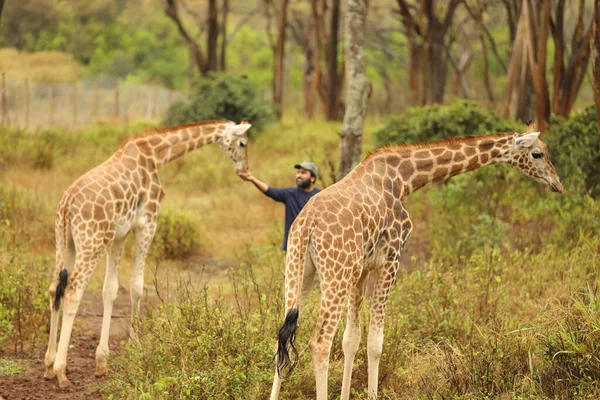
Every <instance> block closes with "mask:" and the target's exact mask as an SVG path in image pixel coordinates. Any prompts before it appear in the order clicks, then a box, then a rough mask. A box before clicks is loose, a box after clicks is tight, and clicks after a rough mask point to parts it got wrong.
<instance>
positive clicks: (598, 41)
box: [591, 0, 600, 135]
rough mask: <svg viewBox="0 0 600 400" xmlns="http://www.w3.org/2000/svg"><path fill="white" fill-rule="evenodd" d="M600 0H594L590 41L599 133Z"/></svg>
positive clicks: (599, 129) (599, 131) (599, 130)
mask: <svg viewBox="0 0 600 400" xmlns="http://www.w3.org/2000/svg"><path fill="white" fill-rule="evenodd" d="M598 3H600V0H595V1H594V16H593V22H592V24H593V33H592V38H593V39H592V42H591V58H592V82H593V86H594V102H595V103H596V116H597V119H598V134H599V135H600V28H599V27H598V24H600V5H599V4H598Z"/></svg>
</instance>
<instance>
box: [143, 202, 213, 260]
mask: <svg viewBox="0 0 600 400" xmlns="http://www.w3.org/2000/svg"><path fill="white" fill-rule="evenodd" d="M200 245H201V242H200V234H199V232H198V229H197V228H196V224H195V223H194V221H192V219H191V218H190V217H189V215H188V214H186V213H184V212H181V211H171V210H164V211H161V212H160V213H159V215H158V226H157V228H156V234H155V235H154V240H153V242H152V247H151V250H150V251H151V253H152V255H153V257H157V258H163V259H169V260H181V259H185V258H187V257H190V256H192V255H194V254H197V253H198V252H199V251H200Z"/></svg>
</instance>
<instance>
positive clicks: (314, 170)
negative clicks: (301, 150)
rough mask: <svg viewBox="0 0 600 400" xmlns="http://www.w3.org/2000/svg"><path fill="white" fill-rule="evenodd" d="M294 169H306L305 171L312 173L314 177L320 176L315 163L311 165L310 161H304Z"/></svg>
mask: <svg viewBox="0 0 600 400" xmlns="http://www.w3.org/2000/svg"><path fill="white" fill-rule="evenodd" d="M294 168H296V169H297V168H304V169H305V170H307V171H310V172H312V173H313V175H314V176H319V169H318V168H317V166H316V165H315V163H311V162H310V161H303V162H301V163H300V164H296V165H294Z"/></svg>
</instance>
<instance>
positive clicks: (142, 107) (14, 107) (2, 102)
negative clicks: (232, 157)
mask: <svg viewBox="0 0 600 400" xmlns="http://www.w3.org/2000/svg"><path fill="white" fill-rule="evenodd" d="M185 99H186V96H185V95H184V94H182V93H179V92H175V91H172V90H168V89H165V88H161V87H158V86H151V85H141V84H132V83H129V82H121V81H118V80H117V79H115V78H113V77H109V76H97V77H91V78H88V79H84V80H81V81H78V82H72V83H56V84H45V83H39V82H29V81H21V80H18V79H9V78H8V77H6V75H5V73H2V80H1V81H0V124H2V125H11V126H16V127H19V128H23V129H37V128H39V127H48V126H56V127H75V126H84V125H89V124H92V123H96V122H102V121H104V122H113V123H127V122H128V121H131V120H135V119H140V118H143V119H159V118H162V116H163V115H164V113H165V111H166V110H167V109H168V107H169V106H170V105H171V104H172V103H173V102H174V101H177V100H185Z"/></svg>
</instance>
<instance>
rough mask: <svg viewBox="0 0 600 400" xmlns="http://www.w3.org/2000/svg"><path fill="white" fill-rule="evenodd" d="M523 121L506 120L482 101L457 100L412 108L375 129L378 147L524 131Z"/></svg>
mask: <svg viewBox="0 0 600 400" xmlns="http://www.w3.org/2000/svg"><path fill="white" fill-rule="evenodd" d="M523 128H524V124H519V123H517V122H511V121H506V120H503V119H502V118H500V117H499V116H498V115H497V114H496V113H495V112H493V111H490V110H488V109H487V108H485V107H483V106H481V105H480V104H479V103H476V102H473V101H468V100H455V101H454V102H452V104H450V105H439V104H435V105H432V106H426V107H415V108H409V109H408V110H407V111H406V113H404V114H403V115H401V116H398V117H395V118H393V119H391V120H390V122H388V124H387V125H386V126H384V127H383V128H381V129H379V130H378V131H376V132H375V145H376V146H377V147H379V146H382V145H385V144H389V143H416V142H429V141H433V140H440V139H446V138H451V137H460V136H468V135H477V134H485V133H496V132H508V131H515V132H519V131H522V130H523Z"/></svg>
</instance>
